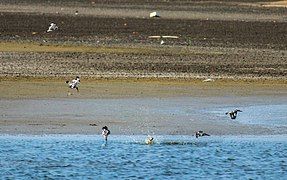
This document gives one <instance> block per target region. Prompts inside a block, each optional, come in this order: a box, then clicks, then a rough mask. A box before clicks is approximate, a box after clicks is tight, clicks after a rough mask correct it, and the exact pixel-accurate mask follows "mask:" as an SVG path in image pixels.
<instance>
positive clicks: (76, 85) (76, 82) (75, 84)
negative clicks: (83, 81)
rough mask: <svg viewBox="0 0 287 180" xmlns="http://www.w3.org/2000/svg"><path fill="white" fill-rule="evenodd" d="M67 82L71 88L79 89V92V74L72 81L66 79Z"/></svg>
mask: <svg viewBox="0 0 287 180" xmlns="http://www.w3.org/2000/svg"><path fill="white" fill-rule="evenodd" d="M66 83H67V84H68V85H69V88H71V89H77V91H78V92H79V85H80V77H79V76H76V78H75V79H73V80H72V81H66Z"/></svg>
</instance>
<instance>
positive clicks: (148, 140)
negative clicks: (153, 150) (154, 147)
mask: <svg viewBox="0 0 287 180" xmlns="http://www.w3.org/2000/svg"><path fill="white" fill-rule="evenodd" d="M145 143H146V144H153V137H151V136H150V135H148V136H147V138H146V140H145Z"/></svg>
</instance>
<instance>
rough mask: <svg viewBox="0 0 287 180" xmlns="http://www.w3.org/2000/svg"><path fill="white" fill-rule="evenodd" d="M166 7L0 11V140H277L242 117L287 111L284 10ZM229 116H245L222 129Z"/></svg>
mask: <svg viewBox="0 0 287 180" xmlns="http://www.w3.org/2000/svg"><path fill="white" fill-rule="evenodd" d="M175 4H176V5H174V4H173V2H171V1H129V0H123V1H121V3H120V4H118V2H116V1H109V3H108V2H107V1H102V0H98V1H85V2H79V1H77V0H73V1H66V0H61V1H49V2H45V1H43V0H38V1H36V2H31V1H29V0H24V1H21V2H19V1H17V0H13V1H10V0H9V1H8V0H4V1H1V3H0V38H1V41H0V92H1V93H0V107H1V108H0V133H1V134H97V133H99V132H100V129H101V127H102V126H104V125H107V126H109V127H110V128H111V130H112V132H113V134H125V135H130V134H149V133H152V134H153V133H154V134H169V135H174V134H176V135H180V134H185V135H192V134H194V132H195V131H197V130H201V129H202V130H205V131H208V132H210V133H211V134H214V135H226V134H232V135H241V134H286V132H287V128H286V127H287V126H286V124H284V122H285V121H283V120H282V122H283V125H278V124H276V123H275V125H273V124H268V123H267V124H260V123H258V124H254V123H252V122H251V123H250V121H257V120H258V119H256V118H255V119H254V116H256V114H253V112H249V109H250V108H252V107H253V106H256V108H258V109H259V110H260V106H263V107H264V108H268V107H276V108H277V107H279V106H280V108H281V107H285V106H286V97H287V79H286V75H287V46H286V44H287V38H286V34H287V19H286V11H287V10H286V2H285V1H282V2H269V1H268V2H262V1H256V0H254V1H252V2H249V1H248V2H246V1H244V0H242V1H225V0H224V1H212V2H209V1H179V2H175ZM155 10H156V11H159V12H160V14H161V17H160V18H150V17H149V13H150V12H152V11H155ZM76 11H77V12H78V14H75V12H76ZM51 22H54V23H56V24H57V25H58V26H59V29H58V30H56V31H53V32H50V33H47V32H46V31H47V28H48V26H49V24H50V23H51ZM166 35H170V36H178V37H179V38H177V39H163V40H164V41H165V43H164V44H163V45H160V41H161V40H162V39H152V38H149V36H166ZM77 75H78V76H80V77H81V86H80V92H79V93H77V92H75V91H72V90H69V89H68V87H67V85H66V84H65V81H66V80H70V79H72V78H74V77H75V76H77ZM205 79H211V82H203V80H205ZM101 105H102V106H101ZM155 105H157V106H155ZM237 107H240V108H245V111H247V112H248V113H249V114H248V113H247V115H248V116H246V114H245V115H242V116H243V117H244V119H240V114H239V120H238V121H236V120H235V121H230V119H229V118H228V117H227V116H225V115H224V113H225V110H228V109H233V108H237ZM264 108H263V109H264ZM280 108H278V109H280ZM275 110H276V109H274V111H275ZM221 111H222V112H221ZM260 112H261V111H260ZM271 112H272V111H271ZM276 112H277V110H276ZM201 113H202V114H201ZM263 113H264V112H263ZM222 114H223V115H222ZM278 114H279V115H280V116H279V115H278V117H277V118H278V119H280V118H282V116H283V117H284V116H285V117H287V115H286V113H285V114H284V112H282V111H281V110H278ZM267 117H269V116H268V114H266V116H264V118H263V119H266V120H268V118H267ZM275 119H276V118H275ZM246 122H248V123H246ZM280 122H281V121H280Z"/></svg>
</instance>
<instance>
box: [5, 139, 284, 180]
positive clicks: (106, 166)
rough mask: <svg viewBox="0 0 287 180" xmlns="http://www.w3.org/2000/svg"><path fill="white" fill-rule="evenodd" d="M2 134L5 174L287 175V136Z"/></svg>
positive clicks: (94, 176)
mask: <svg viewBox="0 0 287 180" xmlns="http://www.w3.org/2000/svg"><path fill="white" fill-rule="evenodd" d="M144 139H145V136H110V139H109V141H108V143H106V144H105V143H104V141H103V139H102V138H101V137H100V136H92V135H91V136H89V135H48V136H44V135H43V136H21V135H18V136H10V135H1V136H0V177H1V179H50V178H51V179H138V178H141V179H151V178H154V179H195V178H200V179H286V178H287V173H286V172H287V154H286V152H287V136H286V135H280V136H279V135H277V136H222V137H221V136H210V137H206V138H205V137H203V138H198V139H196V138H194V137H191V136H155V144H153V145H146V144H145V143H144Z"/></svg>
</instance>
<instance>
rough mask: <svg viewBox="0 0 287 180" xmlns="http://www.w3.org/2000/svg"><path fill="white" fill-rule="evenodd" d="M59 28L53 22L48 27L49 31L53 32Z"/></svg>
mask: <svg viewBox="0 0 287 180" xmlns="http://www.w3.org/2000/svg"><path fill="white" fill-rule="evenodd" d="M56 29H58V26H57V25H56V24H55V23H51V24H50V27H49V28H48V30H47V32H51V31H54V30H56Z"/></svg>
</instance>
